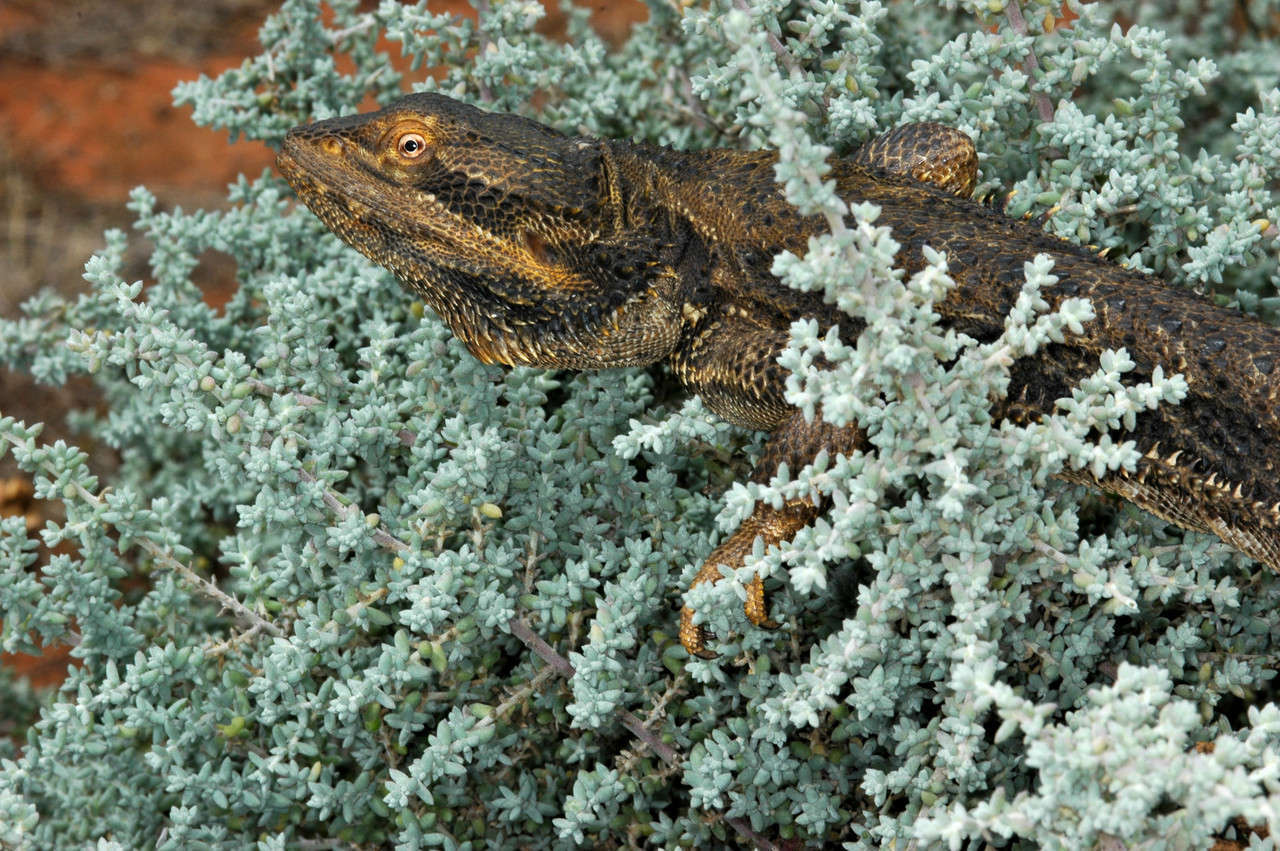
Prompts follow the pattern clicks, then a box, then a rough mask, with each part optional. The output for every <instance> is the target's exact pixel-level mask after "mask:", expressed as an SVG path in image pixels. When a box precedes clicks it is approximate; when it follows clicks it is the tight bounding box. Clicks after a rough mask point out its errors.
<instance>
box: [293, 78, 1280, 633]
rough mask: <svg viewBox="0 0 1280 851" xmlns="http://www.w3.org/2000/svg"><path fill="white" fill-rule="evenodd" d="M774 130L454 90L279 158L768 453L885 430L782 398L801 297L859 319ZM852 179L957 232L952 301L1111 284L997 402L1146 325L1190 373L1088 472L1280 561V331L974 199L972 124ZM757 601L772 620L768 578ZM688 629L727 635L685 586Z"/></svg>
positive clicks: (489, 350) (345, 210) (742, 534)
mask: <svg viewBox="0 0 1280 851" xmlns="http://www.w3.org/2000/svg"><path fill="white" fill-rule="evenodd" d="M775 159H776V156H775V155H774V154H773V153H770V152H763V151H760V152H742V151H722V150H718V151H697V152H678V151H672V150H668V149H662V148H654V147H647V146H641V145H635V144H630V143H627V142H616V141H608V140H600V139H590V138H574V137H569V136H564V135H562V134H560V133H558V132H556V131H554V130H552V129H550V128H547V127H544V126H543V125H540V124H538V123H536V122H533V121H530V120H528V119H524V118H519V117H516V116H511V115H499V114H490V113H485V112H482V111H480V110H478V109H475V108H473V107H470V106H466V105H464V104H461V103H458V102H457V101H453V100H450V99H449V98H446V97H444V96H441V95H437V94H418V95H411V96H409V97H406V98H403V99H402V100H400V101H398V102H397V103H395V104H393V105H392V106H390V107H388V108H386V109H383V110H381V111H378V112H374V113H370V114H367V115H358V116H350V117H346V118H337V119H331V120H329V121H321V122H317V123H315V124H309V125H305V126H302V127H298V128H295V129H294V130H292V131H291V132H290V133H289V135H288V137H287V138H286V139H285V143H284V146H283V148H282V150H281V152H280V155H279V158H278V160H277V163H278V165H279V167H280V170H281V171H282V172H283V173H284V175H285V177H286V179H288V181H289V182H290V184H291V185H292V186H293V187H294V189H295V190H296V191H297V192H298V195H299V196H300V197H301V198H302V200H303V201H304V202H305V203H306V205H307V206H308V207H310V208H311V209H312V210H313V211H314V212H315V213H316V215H318V216H319V217H320V218H321V219H322V220H323V221H324V222H325V224H327V225H328V226H329V227H330V228H331V229H332V230H333V231H334V232H335V233H337V234H338V235H339V236H340V237H342V238H343V239H344V240H346V241H347V242H349V243H350V244H351V245H352V246H354V247H355V248H356V249H358V250H359V251H361V252H362V253H364V254H365V255H367V256H368V257H370V258H372V259H373V260H375V261H376V262H378V263H380V264H382V265H383V266H386V267H387V268H388V269H390V270H391V271H392V272H394V273H395V274H396V276H397V277H398V278H399V279H400V281H401V282H402V283H403V284H404V285H405V286H406V287H407V288H409V289H410V290H412V291H413V292H414V293H415V294H417V295H418V296H419V297H421V298H422V299H423V300H424V301H425V302H426V303H427V304H428V305H429V306H430V307H431V308H432V309H433V310H435V312H436V313H438V314H439V315H440V316H441V318H443V319H444V321H445V322H447V323H448V324H449V327H450V328H452V329H453V332H454V334H455V335H457V337H458V338H459V339H460V340H462V342H463V343H465V344H466V346H467V348H468V349H470V350H471V352H472V353H473V354H475V356H476V357H478V358H480V359H481V360H482V361H484V362H485V363H501V364H508V365H515V364H526V365H530V366H540V367H548V368H569V369H601V368H606V367H616V366H641V365H646V364H652V363H657V362H660V361H666V362H667V363H669V364H670V365H671V367H672V369H673V371H674V372H675V374H676V375H677V376H678V377H679V379H680V381H682V382H683V383H684V385H685V386H686V387H688V389H689V390H690V391H692V392H694V393H697V394H698V395H699V396H701V397H702V399H703V401H704V402H706V404H707V405H708V407H710V408H711V409H712V410H713V411H715V412H716V413H718V414H719V415H720V416H722V417H724V418H725V419H727V420H729V421H730V422H733V423H736V424H739V425H743V426H747V427H749V428H756V429H763V430H766V431H769V432H771V438H770V440H769V442H768V444H767V447H766V450H765V452H764V456H763V457H762V459H761V461H760V463H759V464H758V465H757V467H756V469H755V471H754V474H753V477H754V478H755V479H757V480H768V479H769V478H770V477H771V476H772V475H773V473H774V472H775V471H776V469H777V467H778V465H779V464H780V463H782V462H784V461H785V462H786V463H787V464H788V466H789V467H790V469H792V470H796V469H799V468H800V467H801V466H803V465H804V464H805V463H807V462H808V461H810V460H811V459H812V458H813V457H814V456H815V455H816V454H817V453H818V452H819V451H821V450H823V449H826V450H828V451H829V452H831V453H832V454H835V453H846V454H847V453H851V452H853V451H854V450H858V449H863V448H865V447H866V441H865V437H864V436H863V435H862V434H861V432H859V430H858V429H857V428H854V427H846V428H834V427H832V426H830V425H828V424H826V423H824V422H823V421H822V420H821V419H818V420H817V421H816V422H813V423H807V422H805V420H804V418H803V417H802V416H800V414H799V413H798V412H797V411H796V410H795V409H794V408H792V407H791V406H789V405H788V404H787V403H786V401H785V400H784V399H783V387H784V383H785V379H786V371H785V370H784V369H783V368H782V367H780V366H779V365H778V364H777V361H776V358H777V355H778V353H779V352H780V351H781V349H782V347H783V346H784V345H785V344H786V341H787V336H788V328H789V326H790V324H791V322H792V321H793V320H795V319H798V318H801V317H809V318H813V319H816V320H817V321H818V323H819V326H820V328H821V330H822V331H824V332H825V330H826V329H828V328H830V327H831V326H833V325H835V326H838V327H839V329H840V333H841V336H842V338H843V339H845V340H853V339H855V338H856V336H857V335H858V334H859V333H860V332H861V330H862V325H861V322H860V321H859V320H856V319H853V318H851V317H849V316H846V315H843V314H841V313H839V312H838V311H836V310H835V309H834V308H833V307H832V306H830V305H825V304H823V303H822V301H821V299H820V297H818V296H816V295H814V294H809V293H801V292H797V291H794V290H792V289H790V288H788V287H786V286H785V285H784V284H782V283H781V282H779V281H778V280H777V279H776V278H775V277H774V276H773V275H772V274H771V273H770V271H769V269H770V265H771V263H772V260H773V256H774V255H775V254H777V253H778V252H779V251H782V250H784V249H787V250H791V251H794V252H796V253H802V252H803V250H804V247H805V244H806V241H807V240H808V238H809V237H810V236H811V235H814V234H817V233H819V232H821V231H822V230H823V224H822V222H820V221H819V220H817V219H815V218H806V217H803V216H801V215H799V214H798V213H797V212H796V211H795V210H794V209H793V208H792V207H791V206H790V205H788V204H787V203H786V201H785V200H784V198H783V197H782V195H781V192H780V190H779V188H778V186H777V185H776V184H775V183H774V179H773V163H774V162H775ZM832 165H833V175H834V177H835V180H836V181H837V185H838V188H839V191H840V194H841V195H842V197H844V198H846V199H847V200H850V201H855V200H856V201H873V202H875V203H876V204H878V205H879V206H880V209H881V214H880V219H879V222H880V223H882V224H886V225H889V226H891V227H892V228H893V234H894V237H895V238H896V239H897V240H898V241H899V242H900V243H901V249H900V251H899V253H898V255H897V259H896V262H897V264H898V265H899V266H900V267H902V268H903V269H904V270H905V271H906V272H907V273H911V272H915V271H916V270H918V269H919V268H921V267H922V266H923V265H924V259H923V256H922V251H921V249H922V247H923V246H924V245H925V244H926V243H927V244H929V245H931V246H932V247H933V248H934V249H937V250H939V251H944V252H946V254H947V257H948V265H949V269H950V272H951V274H952V276H953V278H954V279H955V280H956V283H957V286H956V287H955V289H954V290H952V292H951V293H950V294H949V295H948V296H947V298H946V299H945V300H944V301H943V302H942V303H941V304H940V305H938V306H937V310H938V312H939V313H940V314H941V315H942V317H943V320H944V321H945V322H947V323H948V324H949V325H951V326H952V327H955V328H956V329H957V330H960V331H962V332H964V333H966V334H968V335H970V336H972V337H975V338H977V339H979V340H990V339H994V338H995V337H996V336H997V335H998V334H999V333H1000V332H1001V330H1002V327H1003V321H1004V317H1005V315H1006V314H1007V313H1008V311H1009V309H1010V308H1011V307H1012V305H1013V303H1014V300H1015V299H1016V298H1017V296H1018V293H1019V291H1020V288H1021V284H1022V281H1023V266H1024V263H1025V262H1026V261H1027V260H1030V259H1031V258H1032V257H1034V256H1035V255H1036V254H1039V253H1045V254H1048V255H1049V256H1050V257H1052V258H1053V261H1054V269H1053V272H1054V274H1055V275H1056V276H1057V277H1058V282H1057V284H1056V285H1054V286H1053V287H1052V288H1051V289H1050V290H1049V291H1047V292H1044V293H1043V295H1044V296H1045V298H1046V299H1047V300H1048V301H1049V302H1050V304H1051V305H1053V306H1054V307H1055V308H1056V307H1057V305H1058V304H1059V303H1060V302H1061V301H1062V299H1064V298H1067V297H1072V296H1080V297H1086V298H1089V299H1092V301H1093V305H1094V310H1095V313H1096V317H1095V319H1094V320H1093V321H1091V322H1089V323H1088V324H1087V325H1086V326H1085V328H1084V333H1083V334H1080V335H1075V336H1071V337H1069V338H1068V339H1066V340H1064V341H1063V342H1062V343H1055V344H1052V345H1049V346H1046V347H1043V348H1042V349H1041V350H1040V351H1039V352H1038V353H1037V354H1036V355H1034V356H1031V357H1026V358H1023V359H1021V360H1019V361H1018V362H1017V363H1016V364H1015V366H1014V368H1013V375H1012V383H1011V386H1010V390H1009V395H1008V398H1007V399H1006V400H1000V401H998V402H996V403H994V404H995V407H996V410H995V412H994V413H995V414H996V415H997V416H998V417H1000V418H1008V419H1012V420H1015V421H1025V420H1028V419H1035V418H1037V417H1040V416H1041V415H1043V414H1045V413H1047V412H1050V411H1052V410H1053V406H1054V402H1055V400H1057V399H1059V398H1062V397H1064V396H1068V395H1069V394H1070V390H1071V388H1072V387H1073V386H1074V385H1076V384H1077V383H1078V382H1079V381H1080V380H1081V379H1083V378H1085V377H1086V376H1088V375H1089V374H1091V373H1092V372H1093V371H1094V370H1095V369H1096V368H1097V364H1098V356H1099V354H1100V353H1101V351H1102V350H1104V349H1108V348H1117V349H1118V348H1121V347H1123V348H1126V349H1127V350H1128V352H1129V354H1130V356H1131V357H1132V358H1133V360H1134V361H1135V362H1136V363H1137V369H1136V370H1135V377H1137V378H1140V379H1146V378H1148V377H1149V376H1150V374H1151V370H1152V369H1153V368H1154V367H1155V366H1157V365H1159V366H1162V367H1163V368H1164V369H1165V370H1166V372H1181V373H1183V374H1184V376H1185V377H1186V380H1187V384H1188V388H1189V391H1188V395H1187V397H1186V399H1184V400H1183V401H1182V403H1181V404H1180V405H1176V406H1175V405H1163V406H1161V407H1160V408H1159V409H1158V410H1156V411H1154V412H1150V413H1145V414H1142V415H1140V416H1139V417H1138V420H1137V428H1136V430H1135V431H1133V432H1128V433H1126V434H1125V435H1124V437H1125V439H1133V440H1136V441H1137V444H1138V447H1139V448H1140V449H1141V450H1142V451H1143V453H1144V457H1143V458H1142V459H1141V460H1140V461H1139V462H1138V465H1137V467H1136V469H1135V470H1134V471H1133V472H1132V473H1126V472H1123V471H1121V472H1114V473H1107V474H1105V475H1104V476H1102V477H1101V478H1095V477H1094V476H1092V475H1091V474H1090V473H1089V472H1087V471H1069V472H1066V473H1064V474H1063V475H1064V477H1065V478H1068V479H1070V480H1072V481H1076V482H1080V483H1083V484H1087V485H1090V486H1092V487H1095V488H1100V489H1102V490H1107V491H1111V492H1113V493H1116V494H1119V495H1120V496H1122V497H1124V498H1125V499H1128V500H1131V501H1133V502H1134V503H1136V504H1137V505H1139V506H1141V507H1142V508H1144V509H1146V510H1148V511H1150V512H1152V513H1153V514H1156V515H1158V516H1160V517H1163V518H1165V519H1167V520H1170V521H1172V522H1174V523H1177V524H1179V525H1181V526H1183V527H1185V528H1188V529H1194V530H1197V531H1208V532H1212V533H1213V534H1215V535H1217V536H1219V537H1220V538H1221V539H1222V540H1223V541H1225V542H1227V543H1228V544H1230V545H1231V546H1233V547H1236V548H1237V549H1239V550H1241V551H1242V552H1244V553H1246V554H1248V555H1249V556H1251V557H1253V558H1255V559H1258V560H1259V561H1262V562H1264V563H1266V564H1267V565H1269V566H1271V567H1272V568H1280V535H1278V532H1277V528H1278V526H1280V482H1278V481H1277V475H1276V470H1275V460H1274V459H1275V457H1276V453H1275V450H1274V447H1275V446H1276V445H1277V438H1278V437H1280V414H1278V413H1277V406H1276V397H1277V393H1278V392H1280V370H1277V369H1276V366H1277V365H1278V364H1280V331H1277V330H1276V329H1274V328H1272V327H1270V326H1268V325H1265V324H1263V323H1261V322H1259V321H1257V320H1255V319H1252V318H1250V317H1248V316H1244V315H1241V314H1240V313H1237V312H1234V311H1229V310H1223V309H1220V308H1218V307H1215V306H1213V305H1212V304H1210V303H1208V302H1207V301H1205V300H1203V299H1201V298H1198V297H1196V296H1195V295H1192V294H1190V293H1187V292H1184V291H1182V290H1180V289H1177V288H1174V287H1170V286H1168V285H1166V284H1164V283H1162V282H1160V281H1159V280H1156V279H1154V278H1152V277H1150V276H1147V275H1142V274H1139V273H1137V272H1132V271H1127V270H1125V269H1123V268H1121V267H1119V266H1117V265H1115V264H1113V263H1110V262H1108V261H1106V260H1104V259H1102V258H1100V257H1098V256H1096V255H1094V254H1092V253H1090V252H1089V251H1086V250H1084V249H1082V248H1079V247H1077V246H1074V245H1072V244H1070V243H1067V242H1064V241H1062V240H1059V239H1057V238H1054V237H1052V236H1049V235H1047V234H1045V233H1043V232H1042V231H1040V230H1039V229H1038V228H1036V227H1034V226H1033V225H1031V224H1028V223H1026V222H1023V221H1016V220H1013V219H1009V218H1007V217H1005V216H1003V215H1001V214H1000V213H998V212H995V211H993V210H991V209H990V208H988V207H985V206H983V205H981V204H977V203H974V202H972V201H970V200H968V198H967V196H968V195H969V193H970V192H971V191H972V189H973V185H974V181H975V178H976V174H977V157H976V153H975V151H974V149H973V145H972V143H971V142H970V141H969V139H968V138H967V137H966V136H964V135H963V134H961V133H960V132H958V131H956V130H952V129H950V128H946V127H942V126H940V125H936V124H916V125H908V126H906V127H903V128H899V129H898V130H894V131H890V132H889V133H886V134H884V135H883V136H880V137H879V138H877V139H875V140H873V141H871V142H869V143H867V145H865V146H864V147H863V148H861V149H860V150H859V151H858V152H856V153H855V154H854V155H853V156H852V157H850V158H847V159H841V160H834V161H833V162H832ZM821 509H822V506H819V505H815V504H814V503H812V502H809V501H804V500H796V501H793V502H790V503H787V504H785V505H783V506H782V507H781V508H779V509H773V508H771V507H769V506H767V505H764V504H758V505H756V506H755V510H754V511H753V513H752V515H751V517H750V518H748V520H746V521H745V522H744V523H743V524H742V526H741V527H740V528H739V529H738V530H737V531H736V532H735V533H734V534H733V535H731V536H730V537H729V539H728V540H726V541H725V542H724V543H723V544H721V545H720V547H719V548H717V549H716V550H715V552H713V553H712V554H711V556H710V557H708V559H707V560H706V562H705V564H704V565H703V567H702V570H701V571H700V572H699V574H698V576H697V578H696V579H695V580H694V582H695V584H696V583H698V582H705V581H715V580H716V579H718V578H719V577H720V570H719V568H718V565H738V564H741V563H742V559H743V558H744V556H745V555H746V554H747V553H749V552H750V550H751V548H752V544H753V542H754V540H755V538H756V537H757V536H760V537H762V538H763V541H764V543H765V545H766V546H771V545H774V544H778V543H781V542H784V541H787V540H790V538H791V536H792V535H794V534H795V532H796V531H797V530H798V529H800V528H802V527H803V526H804V525H806V524H807V523H809V522H810V521H812V519H813V518H814V517H816V516H817V514H818V513H819V511H820V510H821ZM746 610H747V615H748V617H749V619H750V620H751V621H752V622H753V623H755V624H757V625H760V626H772V625H773V624H772V622H771V621H769V619H768V614H767V612H766V609H765V604H764V592H763V587H762V585H761V583H760V581H759V580H758V579H757V580H756V581H755V582H753V583H752V585H751V586H750V587H749V595H748V600H747V605H746ZM680 638H681V641H682V643H683V644H684V646H685V648H686V649H688V651H689V652H690V653H691V654H695V655H700V656H711V655H714V654H712V653H711V652H710V651H709V650H708V648H707V646H706V645H707V639H708V635H707V634H706V632H705V630H704V629H703V628H702V627H700V626H697V625H695V623H694V617H693V612H692V611H690V610H689V609H685V610H684V612H683V616H682V622H681V629H680Z"/></svg>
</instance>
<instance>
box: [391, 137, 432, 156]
mask: <svg viewBox="0 0 1280 851" xmlns="http://www.w3.org/2000/svg"><path fill="white" fill-rule="evenodd" d="M426 150H427V140H426V138H425V137H424V136H423V135H422V134H421V133H404V134H402V135H401V136H400V138H399V139H397V140H396V151H397V152H399V154H400V156H402V157H404V158H405V159H407V160H416V159H417V158H418V157H420V156H422V154H423V153H424V152H425V151H426Z"/></svg>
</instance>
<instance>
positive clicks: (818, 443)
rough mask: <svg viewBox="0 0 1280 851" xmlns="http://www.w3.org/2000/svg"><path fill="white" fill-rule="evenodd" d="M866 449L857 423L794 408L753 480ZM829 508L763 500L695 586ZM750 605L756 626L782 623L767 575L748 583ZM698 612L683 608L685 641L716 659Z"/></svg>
mask: <svg viewBox="0 0 1280 851" xmlns="http://www.w3.org/2000/svg"><path fill="white" fill-rule="evenodd" d="M864 448H866V437H865V436H864V435H863V433H862V431H861V430H860V429H858V428H857V427H856V426H844V427H840V428H838V427H836V426H832V425H829V424H827V423H826V422H824V421H823V420H822V419H820V418H819V419H816V420H815V421H813V422H808V421H806V420H805V418H804V415H803V414H801V413H800V412H799V411H794V412H793V413H792V414H791V416H789V417H788V418H787V419H786V420H785V421H784V422H783V424H782V425H781V426H779V427H778V428H777V429H776V430H775V431H774V432H773V435H772V436H771V437H770V438H769V442H768V443H767V444H766V445H765V451H764V454H763V455H762V456H761V458H760V462H759V463H758V464H757V465H756V468H755V471H754V473H753V475H752V480H753V481H757V482H762V483H763V482H767V481H768V480H769V479H771V478H772V477H773V476H774V475H775V474H776V473H777V471H778V467H779V466H781V465H782V464H783V463H786V465H787V468H788V469H789V470H791V471H793V472H798V471H799V470H800V469H801V468H802V467H804V466H805V465H806V464H808V463H809V462H811V461H812V460H813V459H814V458H815V457H817V455H818V453H819V452H821V451H823V450H824V449H825V450H826V451H828V452H829V453H831V454H833V455H834V454H836V453H842V454H850V453H852V452H853V451H854V450H857V449H864ZM824 507H825V506H822V505H820V504H818V503H816V502H815V501H814V500H812V499H808V498H804V499H792V500H787V501H786V502H784V503H783V504H782V505H781V506H780V507H778V508H774V507H773V506H772V505H770V504H769V503H767V502H757V503H756V504H755V507H754V508H753V509H752V511H751V515H750V516H749V517H747V519H746V520H744V521H742V525H740V526H739V527H738V528H737V530H736V531H734V533H733V534H732V535H730V536H729V537H728V538H727V539H726V540H725V541H724V542H722V543H721V544H720V546H718V547H716V548H715V550H713V551H712V553H711V555H709V556H708V557H707V560H706V561H705V562H703V564H702V569H701V570H699V571H698V575H697V576H695V577H694V579H693V582H692V583H691V584H690V586H689V587H691V588H692V587H693V586H694V585H698V584H700V583H702V582H716V581H718V580H719V579H720V578H721V575H722V574H721V572H720V570H721V566H722V565H723V566H725V567H729V568H736V567H739V566H741V565H742V563H743V562H744V561H745V559H746V557H747V556H748V555H750V554H751V550H752V548H753V547H754V545H755V540H756V538H757V537H758V538H760V539H761V542H762V543H763V544H764V547H765V549H766V550H767V549H768V548H769V547H773V546H778V545H779V544H784V543H786V542H788V541H790V540H791V539H792V538H793V537H794V536H795V534H796V532H798V531H800V530H801V529H803V528H804V527H805V526H807V525H809V523H811V522H813V520H814V518H816V517H817V516H818V514H819V513H820V512H821V510H822V509H823V508H824ZM745 610H746V615H747V620H749V621H750V622H751V623H752V624H754V625H755V626H758V627H764V628H765V629H774V628H776V627H777V626H778V624H777V623H776V622H775V621H774V620H772V619H771V618H770V617H769V613H768V608H767V606H766V605H765V597H764V580H763V579H761V578H760V576H758V575H757V576H755V577H753V578H752V580H751V584H750V585H748V586H747V602H746V604H745ZM693 616H694V612H693V609H691V608H689V607H688V606H686V607H684V609H683V610H682V611H681V613H680V643H681V644H683V645H684V649H685V650H687V651H688V652H689V655H690V656H699V657H701V658H703V659H711V658H715V655H716V654H715V653H714V652H713V651H711V650H709V649H708V648H707V642H708V640H709V639H710V638H711V637H712V636H711V635H710V633H709V632H708V631H707V629H706V627H704V626H702V625H700V624H695V623H694V621H693Z"/></svg>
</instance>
